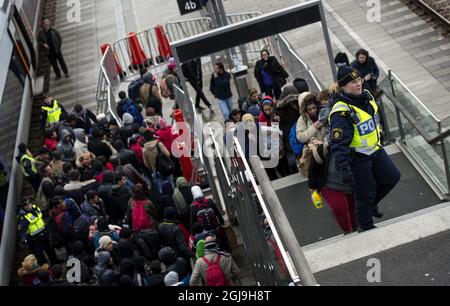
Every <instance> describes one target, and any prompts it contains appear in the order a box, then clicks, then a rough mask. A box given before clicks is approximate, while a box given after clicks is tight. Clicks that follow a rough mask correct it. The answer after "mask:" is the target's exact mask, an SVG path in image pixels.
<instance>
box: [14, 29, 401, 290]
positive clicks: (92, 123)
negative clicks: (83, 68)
mask: <svg viewBox="0 0 450 306" xmlns="http://www.w3.org/2000/svg"><path fill="white" fill-rule="evenodd" d="M48 35H49V36H48V37H47V36H46V37H44V36H43V37H42V39H43V40H44V38H48V39H50V40H51V35H50V34H48ZM55 43H56V40H55ZM58 44H59V45H60V43H59V42H58ZM54 47H55V46H53V47H52V48H54ZM52 54H53V53H52ZM54 55H55V54H53V55H52V56H54ZM54 61H55V62H56V60H54ZM335 63H336V65H337V67H338V68H339V72H338V76H337V79H338V82H337V84H334V85H333V86H331V87H330V88H328V89H326V90H323V91H322V92H319V93H316V92H311V91H310V89H309V86H308V84H307V82H306V81H305V80H304V79H301V78H297V79H295V80H294V81H293V82H292V83H291V84H288V85H286V84H287V79H288V73H287V72H286V70H285V69H284V68H283V66H282V65H281V64H280V63H279V62H278V60H277V59H276V58H275V57H274V56H271V55H270V54H269V51H268V50H263V51H262V52H261V59H260V60H258V61H257V63H256V65H255V74H254V76H255V79H256V81H257V83H258V85H259V87H260V88H259V90H258V89H256V88H251V89H250V91H249V95H248V97H247V98H246V99H240V100H239V101H238V105H239V106H238V108H233V105H234V101H233V95H232V90H231V83H230V80H231V75H230V74H229V73H228V72H227V71H226V69H225V67H224V65H223V64H222V63H216V64H215V72H214V73H213V74H212V76H211V81H210V87H209V89H210V91H211V93H212V94H213V96H214V97H215V98H216V99H217V101H218V104H219V106H220V110H221V111H222V114H223V116H224V120H225V123H226V129H227V135H237V134H238V133H239V130H243V131H244V135H246V138H245V143H244V144H243V148H245V154H246V157H247V158H248V157H249V156H250V155H251V154H252V153H251V152H250V151H251V150H250V146H251V145H250V144H251V143H252V142H253V143H256V144H257V145H256V147H257V148H269V149H268V152H264V150H262V151H261V150H258V151H257V152H256V154H258V155H259V156H260V157H261V159H262V160H267V159H268V158H270V156H271V154H273V153H274V152H276V153H277V154H276V156H277V158H278V160H277V163H276V164H277V165H276V167H273V168H267V169H266V171H267V174H268V176H269V178H270V179H271V180H275V179H278V178H281V177H285V176H289V175H292V174H295V173H298V172H300V174H301V175H303V176H304V177H305V178H307V179H308V180H309V187H310V190H311V192H313V193H314V192H320V193H321V195H322V197H323V198H324V199H325V200H326V202H327V203H328V204H329V206H330V208H331V210H332V211H333V214H334V216H335V219H336V222H337V223H338V225H339V226H340V228H341V229H342V231H343V232H344V233H345V234H349V233H352V232H354V231H357V230H359V231H365V230H369V229H373V228H374V227H375V226H374V224H373V220H372V218H373V217H377V218H380V217H382V215H383V214H382V213H381V212H380V211H379V210H378V203H379V202H380V200H381V199H382V198H383V197H384V196H385V195H386V194H387V193H389V191H390V190H392V188H393V187H394V186H395V184H396V183H397V182H398V180H399V178H400V174H399V173H398V170H397V169H396V168H395V166H394V165H393V164H392V162H391V161H390V160H389V158H388V157H387V155H386V153H385V152H384V151H383V149H382V146H381V140H380V136H381V127H380V124H379V123H380V120H379V113H378V107H377V105H376V102H375V98H376V97H377V96H378V95H379V90H378V87H377V78H378V76H379V71H378V68H377V66H376V63H375V60H374V59H373V58H372V57H370V56H369V54H368V52H367V51H366V50H359V51H358V52H357V53H356V59H355V61H354V62H353V63H352V64H351V65H350V63H349V59H348V57H347V55H346V54H343V53H339V54H338V55H337V56H336V60H335ZM182 69H183V75H184V77H185V78H186V81H188V82H189V83H190V84H191V86H192V87H193V88H194V90H195V91H196V93H197V97H196V104H195V106H196V108H197V109H198V110H200V111H202V110H203V107H201V106H200V101H203V103H204V104H205V105H206V106H207V107H208V108H209V109H210V110H211V111H213V108H212V105H211V103H210V101H209V100H208V99H207V97H206V95H205V94H204V93H203V89H202V87H203V81H202V78H203V77H202V71H201V61H200V59H197V60H193V61H190V62H188V63H184V64H183V66H182ZM55 70H56V68H55ZM63 70H65V71H64V72H65V73H66V70H67V68H66V67H64V65H63ZM66 74H67V73H66ZM140 74H141V76H140V78H139V79H138V80H136V81H133V82H131V84H130V85H129V88H128V92H124V91H122V92H120V93H119V98H120V101H119V102H118V103H117V108H116V113H117V115H118V116H119V118H120V120H121V123H122V125H121V126H120V125H119V124H118V122H117V121H116V120H115V119H114V118H110V119H108V118H107V117H106V116H105V115H103V114H100V115H95V114H94V113H93V112H92V111H90V110H89V109H85V108H83V106H82V105H75V106H74V108H73V110H72V111H71V112H70V113H69V112H68V111H67V110H66V109H65V108H64V107H63V104H62V103H60V102H59V101H57V100H55V99H54V98H52V97H47V98H46V99H45V100H44V102H43V105H42V124H41V128H42V131H43V133H44V136H45V137H44V138H45V139H44V143H43V144H42V147H41V148H40V149H39V151H38V152H36V153H37V155H33V154H32V153H31V152H30V150H29V149H28V146H27V145H26V144H25V143H22V144H20V146H19V152H20V154H19V156H17V161H18V162H19V163H20V164H21V167H22V172H23V174H24V176H25V177H26V179H27V180H28V182H29V183H30V185H31V186H32V188H33V190H34V193H35V196H34V197H31V198H27V199H25V200H24V201H23V202H22V203H21V205H20V209H19V212H18V232H19V238H20V241H21V246H22V248H23V249H27V250H28V256H26V257H25V259H24V261H23V263H22V267H20V269H19V270H18V276H19V278H20V280H21V282H22V284H23V285H40V286H48V285H50V286H61V285H63V286H64V285H73V284H87V285H89V284H90V285H102V286H110V285H122V286H184V285H192V286H200V285H208V286H213V285H233V284H236V283H237V282H238V279H239V268H238V266H237V265H236V263H235V262H234V260H233V258H232V257H231V255H230V251H231V250H230V247H229V243H228V237H227V234H226V231H225V230H224V220H223V217H222V215H221V213H220V211H219V209H218V207H217V205H216V204H215V203H214V201H213V200H211V199H208V198H207V197H205V195H204V194H203V192H202V188H201V187H200V186H196V185H192V184H191V182H190V181H189V180H190V178H186V177H184V176H183V169H182V167H181V165H180V161H179V160H178V159H177V158H175V157H174V154H173V148H176V147H177V145H178V143H177V140H176V139H177V137H178V136H179V135H178V134H176V132H175V129H174V128H173V127H172V126H171V125H168V124H167V122H166V120H165V119H164V116H163V111H162V110H163V107H162V105H163V98H167V99H171V100H174V99H175V93H174V85H175V84H177V85H179V84H180V74H179V73H178V72H177V67H176V63H175V62H174V60H169V62H168V65H167V70H166V71H165V72H164V74H163V76H162V80H161V83H160V84H159V86H158V84H157V83H156V78H155V77H154V76H153V75H152V73H151V72H149V71H147V70H145V69H142V70H141V71H140ZM176 107H177V105H176V103H175V108H176ZM363 124H366V126H363ZM255 127H256V131H257V132H256V134H255V133H252V129H254V128H255ZM263 129H264V131H265V132H267V131H268V132H269V133H268V134H274V133H277V134H278V135H279V136H280V137H279V141H278V142H277V143H273V142H271V143H269V142H270V137H268V138H263V140H262V141H264V142H267V143H265V144H264V145H263V146H259V145H258V142H259V141H260V137H258V135H259V132H260V131H261V130H263ZM255 135H256V136H255ZM386 167H387V168H388V169H390V170H384V171H386V175H385V176H384V177H383V178H380V175H379V174H380V171H381V170H380V169H381V168H386ZM355 182H365V184H364V186H360V184H356V183H355ZM261 225H262V227H264V228H267V227H268V224H267V222H265V223H264V224H261ZM267 232H268V234H267V237H270V236H271V233H270V229H268V230H267ZM268 239H269V238H268ZM272 240H273V239H272ZM268 241H269V240H268ZM274 248H275V249H276V246H274ZM70 259H77V260H78V261H79V263H80V267H81V268H80V272H79V273H80V278H79V279H78V280H77V281H75V282H70V283H69V280H68V279H67V278H66V271H67V266H66V262H67V261H68V260H70ZM280 267H281V268H280V269H282V270H283V269H284V270H285V266H284V265H283V264H281V263H280ZM286 274H287V272H286Z"/></svg>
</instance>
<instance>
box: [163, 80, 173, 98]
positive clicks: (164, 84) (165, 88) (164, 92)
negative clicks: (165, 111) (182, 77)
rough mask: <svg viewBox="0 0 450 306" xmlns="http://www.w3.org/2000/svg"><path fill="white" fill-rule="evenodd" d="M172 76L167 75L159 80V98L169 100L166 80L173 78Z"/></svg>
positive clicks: (169, 94)
mask: <svg viewBox="0 0 450 306" xmlns="http://www.w3.org/2000/svg"><path fill="white" fill-rule="evenodd" d="M173 77H174V76H172V75H167V76H165V77H163V78H162V79H161V83H160V84H159V87H160V90H161V96H163V97H164V98H166V99H167V98H170V96H171V93H170V89H169V86H167V81H166V80H167V78H173Z"/></svg>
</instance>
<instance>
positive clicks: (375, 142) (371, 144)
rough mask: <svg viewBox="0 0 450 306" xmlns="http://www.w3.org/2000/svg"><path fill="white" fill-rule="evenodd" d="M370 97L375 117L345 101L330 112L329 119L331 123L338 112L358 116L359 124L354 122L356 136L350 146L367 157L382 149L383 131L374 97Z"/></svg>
mask: <svg viewBox="0 0 450 306" xmlns="http://www.w3.org/2000/svg"><path fill="white" fill-rule="evenodd" d="M370 97H371V100H370V104H371V105H372V107H373V109H374V110H375V113H374V115H373V116H371V115H370V114H368V113H366V112H365V111H363V110H362V109H360V108H358V107H356V106H354V105H349V104H348V103H345V102H343V101H338V102H336V103H335V104H334V106H333V108H332V110H331V112H330V116H329V117H328V122H330V121H331V116H332V115H333V114H334V113H337V112H350V116H351V113H354V114H355V115H356V117H357V118H358V121H359V122H358V123H355V122H354V120H352V123H353V127H354V134H353V141H352V143H351V144H350V148H353V149H354V150H355V152H358V153H362V154H365V155H372V154H373V153H375V152H376V151H378V150H380V149H381V140H380V131H381V130H380V120H379V115H378V106H377V104H376V102H375V99H374V98H373V97H372V95H370ZM355 119H356V118H355Z"/></svg>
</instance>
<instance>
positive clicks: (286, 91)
mask: <svg viewBox="0 0 450 306" xmlns="http://www.w3.org/2000/svg"><path fill="white" fill-rule="evenodd" d="M296 94H298V90H297V87H295V86H294V85H286V86H285V87H284V88H283V91H282V92H281V96H280V100H282V99H284V98H286V97H287V96H289V95H296Z"/></svg>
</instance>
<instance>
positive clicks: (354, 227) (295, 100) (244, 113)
mask: <svg viewBox="0 0 450 306" xmlns="http://www.w3.org/2000/svg"><path fill="white" fill-rule="evenodd" d="M335 64H336V66H337V68H338V70H339V71H338V74H337V80H338V81H337V82H336V83H335V84H332V85H331V86H330V87H329V88H327V89H325V90H323V91H321V92H311V91H310V90H309V86H308V84H307V82H306V81H305V80H303V79H300V78H298V79H295V80H294V81H293V83H292V84H288V85H285V84H286V79H287V76H288V75H287V73H286V71H285V70H284V68H283V67H282V66H281V65H280V64H279V62H278V61H277V59H276V58H275V57H273V56H270V55H269V52H268V51H267V50H263V51H262V52H261V59H260V60H259V61H258V62H257V63H256V66H255V73H254V75H255V79H256V81H257V83H258V84H259V86H260V91H258V90H257V89H256V88H251V89H250V90H249V95H248V98H247V99H245V100H240V101H239V108H238V109H231V107H229V106H228V105H232V103H230V102H229V101H228V100H230V101H232V100H231V99H232V97H231V91H230V90H229V87H230V86H229V76H226V74H227V72H225V71H224V69H223V65H222V64H218V65H216V72H215V73H214V74H213V76H212V78H211V92H212V93H213V94H214V96H215V97H216V98H217V99H218V102H219V104H220V106H221V109H222V110H223V111H222V112H223V114H224V117H225V120H226V123H227V124H226V127H227V136H226V140H230V139H229V136H230V135H231V136H236V135H239V134H240V133H239V130H240V129H243V130H244V131H245V135H246V137H245V143H242V144H241V146H243V148H245V154H246V157H247V158H248V157H249V155H252V154H258V155H259V156H260V157H261V159H262V160H266V159H267V158H268V157H270V156H274V153H276V154H275V156H277V158H278V162H277V166H276V167H267V168H266V172H267V174H268V176H269V178H270V179H271V180H276V179H278V178H281V177H285V176H288V175H291V174H294V173H298V172H300V174H301V175H302V176H303V177H304V178H306V179H308V185H309V188H310V191H311V193H312V194H313V195H314V194H320V195H321V196H322V198H324V199H325V200H326V203H328V205H329V207H330V208H331V210H332V212H333V215H334V217H335V220H336V222H337V224H338V225H339V227H340V228H341V230H342V231H343V233H344V234H350V233H352V232H355V231H359V232H362V231H367V230H371V229H374V228H376V226H375V225H374V222H373V218H374V217H375V218H382V217H383V213H382V212H381V211H380V210H379V208H378V204H379V202H380V201H381V200H382V199H383V198H384V197H385V196H386V195H387V194H388V193H389V192H390V191H391V190H392V189H393V188H394V186H395V185H396V184H397V183H398V181H399V180H400V173H399V171H398V170H397V168H396V167H395V165H394V164H393V163H392V161H391V160H390V158H389V157H388V155H387V154H386V152H385V151H384V150H383V148H382V136H383V135H382V120H383V118H382V117H381V116H382V114H381V113H380V112H379V111H378V109H379V108H378V104H377V99H378V97H379V96H380V90H379V88H378V85H377V79H378V77H379V69H378V67H377V64H376V62H375V60H374V59H373V58H372V57H370V56H369V53H368V51H366V50H364V49H360V50H358V51H357V52H356V55H355V60H354V61H353V62H352V63H351V64H350V61H349V58H348V56H347V55H346V54H345V53H338V54H337V55H336V57H335ZM221 79H223V80H221ZM218 80H220V81H218ZM217 84H218V85H217ZM284 85H285V86H284ZM283 86H284V87H283ZM218 87H219V88H218ZM227 116H228V117H227ZM255 126H256V128H255ZM254 129H256V133H255V132H254ZM263 131H266V132H267V131H268V133H267V134H268V135H269V136H268V137H265V136H263V137H259V136H260V135H259V134H260V133H262V132H263ZM273 133H278V135H279V136H280V137H279V141H275V142H274V141H272V142H271V141H270V134H273ZM241 134H242V133H241ZM227 138H228V139H227ZM261 141H262V142H264V143H263V144H262V146H261V145H260V143H259V142H261ZM252 142H253V143H255V144H256V145H255V146H253V147H256V148H258V149H257V152H253V153H252V152H250V150H249V147H250V146H251V144H252ZM244 146H245V147H244ZM261 148H269V149H268V152H264V151H263V150H262V149H261ZM266 153H268V154H266Z"/></svg>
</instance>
